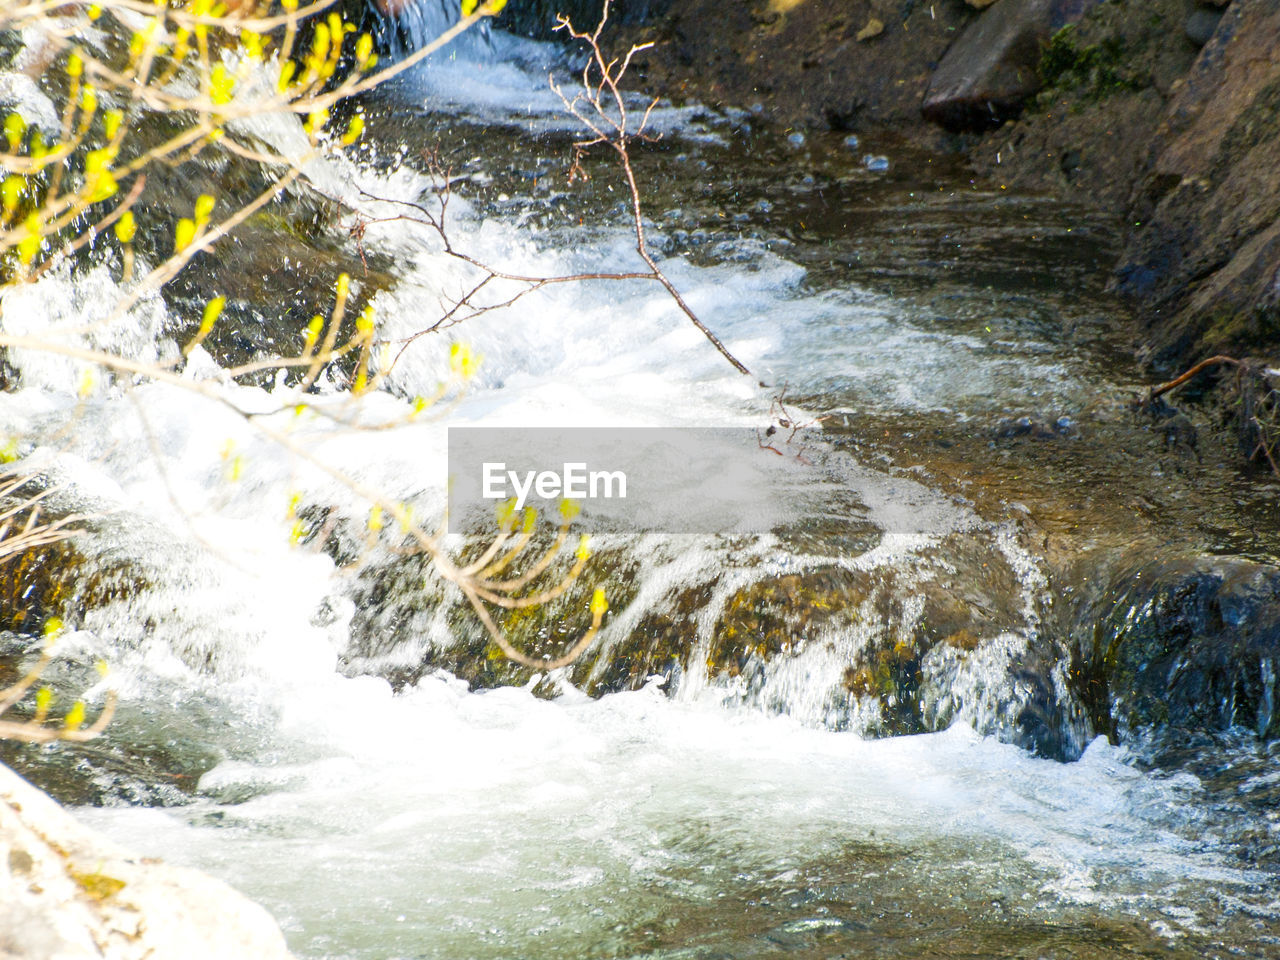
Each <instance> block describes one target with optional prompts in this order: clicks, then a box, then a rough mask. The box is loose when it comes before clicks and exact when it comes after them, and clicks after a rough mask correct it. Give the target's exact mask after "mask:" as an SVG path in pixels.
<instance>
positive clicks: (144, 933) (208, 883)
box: [0, 764, 291, 960]
mask: <svg viewBox="0 0 1280 960" xmlns="http://www.w3.org/2000/svg"><path fill="white" fill-rule="evenodd" d="M290 956H291V955H290V954H289V951H288V949H287V948H286V947H285V942H284V936H283V935H282V934H281V933H280V928H279V927H278V926H276V923H275V921H274V920H273V919H272V918H271V916H270V915H269V914H268V913H267V912H266V910H264V909H263V908H262V907H260V906H258V905H257V904H256V903H253V902H251V901H250V900H248V899H246V898H245V897H243V896H242V895H241V894H239V893H237V892H236V891H234V890H232V889H231V888H230V887H228V886H227V885H226V884H224V883H222V882H221V881H219V880H214V879H213V878H212V877H208V876H205V875H204V874H202V873H200V872H199V871H196V870H190V869H186V868H184V867H171V866H168V865H166V864H164V863H162V862H160V861H158V860H150V859H145V858H142V857H138V856H134V855H132V854H131V853H129V852H128V851H127V850H124V849H122V848H121V847H118V846H117V845H116V844H114V843H112V842H111V841H109V840H107V839H105V838H103V837H100V836H98V835H96V834H95V833H93V832H92V831H91V830H89V829H88V828H86V827H84V826H81V825H80V824H79V823H78V822H77V821H76V820H75V819H74V818H73V817H72V816H71V815H70V814H68V813H67V812H66V811H65V810H63V809H62V808H61V807H60V806H58V804H56V803H55V802H54V801H53V800H51V799H50V798H49V797H48V796H46V795H45V794H44V793H42V792H41V791H39V790H37V789H36V788H35V787H33V786H32V785H31V784H29V783H27V781H25V780H23V779H22V778H21V777H19V776H18V775H17V774H15V773H14V772H13V771H11V770H9V769H8V768H7V767H5V766H4V765H3V764H0V960H81V958H86V957H93V958H97V960H102V958H106V960H142V958H143V957H148V958H151V960H235V958H242V957H243V958H250V957H252V958H253V960H289V958H290Z"/></svg>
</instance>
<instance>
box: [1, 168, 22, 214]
mask: <svg viewBox="0 0 1280 960" xmlns="http://www.w3.org/2000/svg"><path fill="white" fill-rule="evenodd" d="M26 189H27V178H26V177H20V176H18V175H17V174H13V175H11V176H8V177H5V178H4V183H0V202H2V203H3V206H4V212H5V214H6V216H12V215H13V212H14V211H15V210H17V209H18V201H19V200H21V199H22V194H23V193H24V192H25V191H26Z"/></svg>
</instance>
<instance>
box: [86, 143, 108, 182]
mask: <svg viewBox="0 0 1280 960" xmlns="http://www.w3.org/2000/svg"><path fill="white" fill-rule="evenodd" d="M115 158H116V151H115V148H114V147H103V148H101V149H100V150H90V151H89V152H88V153H86V154H85V155H84V172H85V174H86V175H87V176H90V177H94V176H97V175H98V174H100V173H102V172H103V171H104V170H106V169H107V167H109V166H110V165H111V161H112V160H114V159H115Z"/></svg>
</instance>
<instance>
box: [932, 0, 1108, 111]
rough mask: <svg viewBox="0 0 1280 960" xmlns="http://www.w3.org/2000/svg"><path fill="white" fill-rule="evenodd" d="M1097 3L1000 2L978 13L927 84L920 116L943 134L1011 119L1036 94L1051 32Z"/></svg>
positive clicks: (1087, 0) (1081, 0) (1074, 0)
mask: <svg viewBox="0 0 1280 960" xmlns="http://www.w3.org/2000/svg"><path fill="white" fill-rule="evenodd" d="M1096 2H1097V0H1005V2H1004V3H1000V4H997V5H995V6H992V7H991V8H990V9H988V10H986V11H984V12H983V14H982V15H981V16H980V17H979V18H978V20H977V21H976V22H975V23H974V24H973V25H972V26H970V27H969V28H968V29H967V30H965V32H964V33H963V34H962V35H961V37H960V39H959V40H957V41H956V42H955V44H953V45H952V46H951V48H950V49H949V50H947V53H946V56H944V57H943V58H942V61H941V63H939V64H938V69H937V70H936V71H934V74H933V76H932V78H931V79H930V81H929V89H928V91H927V93H926V94H925V98H924V106H923V112H924V116H925V117H926V118H927V119H929V120H931V121H933V122H934V123H938V124H941V125H942V126H943V127H946V128H947V129H948V130H956V131H961V130H989V129H991V128H993V127H998V126H999V125H1000V124H1002V123H1004V122H1005V121H1006V120H1009V119H1012V118H1013V117H1016V116H1017V115H1018V114H1019V113H1020V112H1021V111H1022V107H1023V105H1024V104H1025V103H1026V101H1027V99H1028V98H1029V97H1030V96H1031V95H1032V94H1034V93H1035V92H1036V91H1037V90H1038V89H1039V88H1040V82H1041V81H1040V74H1039V70H1038V67H1039V64H1040V57H1041V54H1042V52H1043V48H1044V46H1045V44H1046V43H1047V42H1048V40H1049V37H1050V36H1051V35H1052V34H1053V33H1054V31H1056V30H1059V29H1061V28H1062V27H1063V26H1065V25H1066V24H1069V23H1074V22H1075V21H1077V20H1079V19H1080V17H1082V16H1083V15H1084V14H1085V12H1086V11H1087V10H1088V9H1089V8H1090V7H1092V6H1093V5H1094V3H1096Z"/></svg>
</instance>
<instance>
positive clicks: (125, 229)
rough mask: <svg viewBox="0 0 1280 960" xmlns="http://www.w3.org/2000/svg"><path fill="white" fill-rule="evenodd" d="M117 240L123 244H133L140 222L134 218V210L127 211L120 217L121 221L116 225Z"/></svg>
mask: <svg viewBox="0 0 1280 960" xmlns="http://www.w3.org/2000/svg"><path fill="white" fill-rule="evenodd" d="M115 232H116V239H117V240H119V241H120V242H121V243H132V242H133V237H134V234H136V233H137V232H138V222H137V220H135V219H134V217H133V211H132V210H126V211H125V212H124V213H122V214H121V215H120V219H119V220H117V221H116V225H115Z"/></svg>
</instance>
